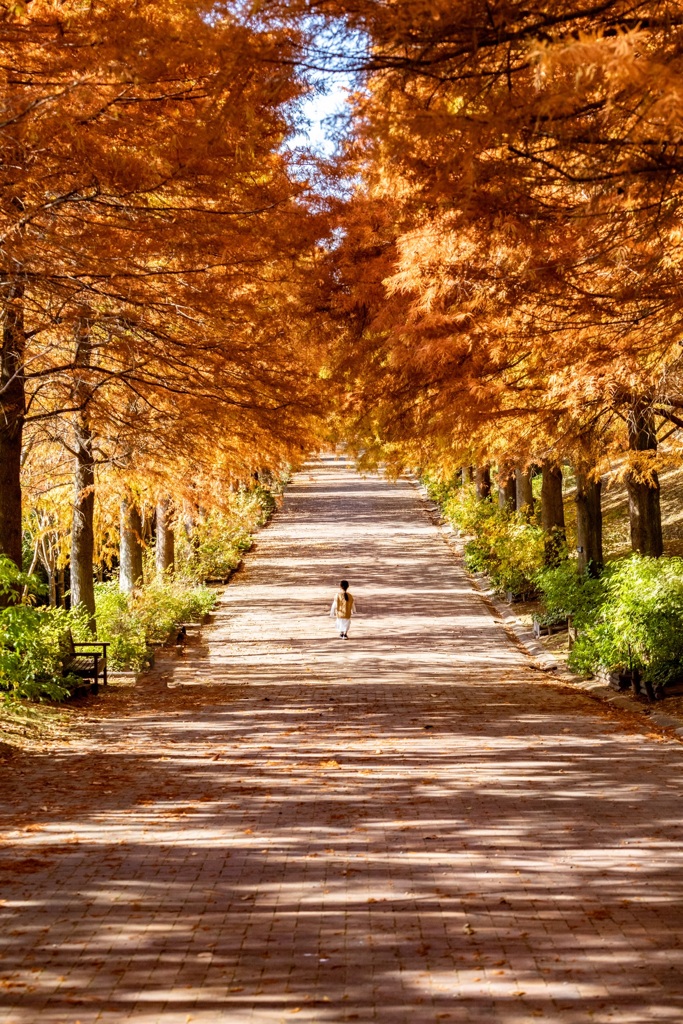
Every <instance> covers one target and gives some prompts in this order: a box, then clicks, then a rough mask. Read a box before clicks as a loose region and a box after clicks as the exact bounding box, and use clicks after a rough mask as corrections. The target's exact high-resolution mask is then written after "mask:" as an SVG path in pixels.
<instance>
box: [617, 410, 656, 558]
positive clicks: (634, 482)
mask: <svg viewBox="0 0 683 1024" xmlns="http://www.w3.org/2000/svg"><path fill="white" fill-rule="evenodd" d="M628 446H629V450H630V451H632V452H650V451H651V452H655V451H657V434H656V431H655V422H654V415H653V413H652V410H651V409H650V407H649V405H648V404H647V403H646V402H645V401H638V402H635V403H634V405H633V407H632V409H631V414H630V416H629V421H628ZM639 468H640V467H638V469H639ZM643 468H647V467H643ZM639 477H640V474H639V473H638V472H637V470H636V471H635V472H634V470H629V472H628V473H627V475H626V489H627V491H628V511H629V517H630V520H631V547H632V548H633V550H634V551H638V552H639V553H640V554H641V555H652V557H654V558H659V557H660V556H661V555H662V554H663V552H664V539H663V537H662V510H661V506H660V500H659V477H658V476H657V472H656V470H650V472H649V473H648V478H647V479H644V478H639Z"/></svg>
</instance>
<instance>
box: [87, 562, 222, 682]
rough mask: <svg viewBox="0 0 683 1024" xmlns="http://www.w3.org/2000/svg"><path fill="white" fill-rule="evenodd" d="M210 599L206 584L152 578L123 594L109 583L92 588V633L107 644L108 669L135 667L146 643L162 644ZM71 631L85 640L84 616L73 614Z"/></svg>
mask: <svg viewBox="0 0 683 1024" xmlns="http://www.w3.org/2000/svg"><path fill="white" fill-rule="evenodd" d="M215 601H216V594H215V592H214V591H212V590H210V589H209V588H208V587H203V586H188V585H187V583H185V582H184V581H183V580H174V579H172V578H166V579H163V580H155V581H153V582H152V583H150V584H149V585H148V586H146V587H143V588H142V590H140V591H139V592H137V593H135V594H132V595H127V594H122V593H121V592H120V591H119V590H118V586H117V584H116V583H115V582H112V583H99V584H97V585H96V587H95V606H96V619H97V635H98V639H99V640H105V641H107V642H108V643H109V645H110V647H109V664H110V666H111V667H112V668H113V669H123V670H133V671H139V670H140V669H141V668H144V666H145V664H147V663H148V662H149V659H150V646H151V645H152V644H160V643H164V642H165V641H166V640H168V639H169V637H170V636H171V635H172V634H173V632H174V631H175V630H176V629H177V628H178V626H179V625H180V623H182V622H201V620H202V619H203V618H204V616H205V615H206V614H207V612H209V611H210V610H211V608H212V607H213V605H214V604H215ZM74 636H76V637H77V639H84V640H87V639H88V638H89V637H90V634H89V633H88V631H87V625H86V618H85V617H81V618H79V619H76V618H74Z"/></svg>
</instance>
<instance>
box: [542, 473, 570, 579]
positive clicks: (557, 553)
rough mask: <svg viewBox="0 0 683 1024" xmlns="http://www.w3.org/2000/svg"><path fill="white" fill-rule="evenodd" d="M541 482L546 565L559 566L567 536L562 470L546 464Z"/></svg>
mask: <svg viewBox="0 0 683 1024" xmlns="http://www.w3.org/2000/svg"><path fill="white" fill-rule="evenodd" d="M542 474H543V476H542V482H541V526H542V527H543V529H544V531H545V534H546V542H545V563H546V565H557V563H558V562H559V561H560V560H561V557H562V552H563V551H564V547H565V544H566V539H567V534H566V530H565V524H564V502H563V501H562V470H561V469H560V467H559V466H554V465H553V464H552V463H550V462H544V463H543V467H542Z"/></svg>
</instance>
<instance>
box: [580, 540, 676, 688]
mask: <svg viewBox="0 0 683 1024" xmlns="http://www.w3.org/2000/svg"><path fill="white" fill-rule="evenodd" d="M601 586H602V593H601V599H600V600H599V602H598V603H597V604H596V605H595V607H594V610H593V613H592V614H590V613H586V614H585V617H584V620H583V621H584V627H583V628H582V629H580V631H579V633H578V637H577V641H576V644H575V645H574V647H573V649H572V652H571V656H570V665H571V666H572V667H573V668H576V669H578V670H580V671H589V672H590V671H594V670H595V669H597V668H598V667H599V666H601V665H603V666H606V667H607V668H610V669H614V668H619V667H623V668H626V669H630V670H633V669H637V670H639V671H640V672H641V674H642V677H643V678H644V679H646V680H648V681H649V682H651V683H653V684H654V685H657V686H664V685H666V683H668V682H671V681H672V680H674V679H676V678H678V677H680V676H681V674H683V558H647V557H643V556H639V555H632V556H630V557H629V558H624V559H619V560H618V561H616V562H613V563H612V564H611V565H609V566H608V567H607V569H606V570H605V572H604V573H603V577H602V580H601Z"/></svg>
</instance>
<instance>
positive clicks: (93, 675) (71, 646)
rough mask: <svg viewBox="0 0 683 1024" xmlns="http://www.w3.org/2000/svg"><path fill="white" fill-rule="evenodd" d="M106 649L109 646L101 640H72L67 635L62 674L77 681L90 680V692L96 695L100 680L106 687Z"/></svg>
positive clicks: (69, 634)
mask: <svg viewBox="0 0 683 1024" xmlns="http://www.w3.org/2000/svg"><path fill="white" fill-rule="evenodd" d="M108 647H109V644H108V643H105V642H104V641H101V640H74V638H73V637H72V635H71V633H68V634H67V636H66V648H67V650H66V656H65V658H64V662H63V667H62V672H63V674H64V675H65V676H77V678H78V679H91V680H92V682H91V684H90V687H89V689H90V692H91V693H97V691H98V690H99V681H100V679H102V683H103V685H104V686H106V685H107V648H108ZM86 648H87V649H86Z"/></svg>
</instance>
